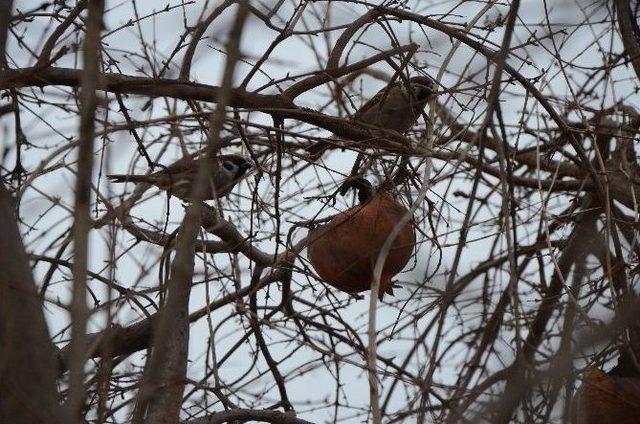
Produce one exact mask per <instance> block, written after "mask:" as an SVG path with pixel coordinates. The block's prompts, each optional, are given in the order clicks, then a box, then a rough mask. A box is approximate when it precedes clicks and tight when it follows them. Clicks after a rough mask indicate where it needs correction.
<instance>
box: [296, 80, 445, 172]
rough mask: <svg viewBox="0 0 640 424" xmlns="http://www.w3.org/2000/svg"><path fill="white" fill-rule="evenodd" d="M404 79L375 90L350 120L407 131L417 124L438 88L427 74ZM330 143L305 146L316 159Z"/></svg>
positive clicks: (313, 159) (311, 156) (310, 157)
mask: <svg viewBox="0 0 640 424" xmlns="http://www.w3.org/2000/svg"><path fill="white" fill-rule="evenodd" d="M407 82H408V84H407ZM407 82H405V80H403V79H399V80H397V81H395V82H393V83H391V84H390V85H387V86H386V87H385V88H383V89H381V90H380V91H378V92H377V93H376V94H375V95H374V96H373V97H372V98H371V99H369V101H367V102H366V103H365V104H363V105H362V106H361V107H360V108H359V109H358V110H357V111H356V112H355V113H354V114H353V116H352V117H351V120H353V121H356V122H359V123H362V124H366V125H368V126H372V127H376V128H381V129H386V130H393V131H397V132H399V133H401V134H404V133H406V132H407V131H408V130H409V129H410V128H411V127H412V126H413V125H414V124H415V123H416V121H417V120H418V118H419V117H420V115H421V114H422V112H423V111H424V108H425V106H426V105H427V103H428V102H429V100H431V99H433V98H434V97H435V95H436V87H437V85H436V82H435V81H434V80H433V78H431V77H429V76H414V77H411V78H409V79H408V80H407ZM330 145H331V143H330V142H319V143H316V144H314V145H313V146H311V147H310V148H309V149H308V153H309V159H310V160H312V161H315V160H317V159H318V158H319V157H320V156H322V154H323V153H324V152H325V150H327V149H328V148H329V147H330Z"/></svg>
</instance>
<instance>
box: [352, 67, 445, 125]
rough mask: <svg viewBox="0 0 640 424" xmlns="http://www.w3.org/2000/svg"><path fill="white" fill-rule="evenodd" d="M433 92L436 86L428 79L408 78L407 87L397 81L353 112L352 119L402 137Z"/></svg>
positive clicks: (418, 115)
mask: <svg viewBox="0 0 640 424" xmlns="http://www.w3.org/2000/svg"><path fill="white" fill-rule="evenodd" d="M435 92H436V83H435V81H434V80H433V79H432V78H431V77H427V76H417V77H411V78H409V84H408V85H407V84H405V82H404V81H403V80H398V81H396V82H394V83H393V84H391V85H388V86H387V87H385V88H383V89H382V90H380V91H378V92H377V93H376V95H374V96H373V97H372V98H371V99H370V100H369V101H368V102H366V103H365V104H364V105H362V106H361V107H360V109H358V110H357V111H356V113H355V114H354V115H353V119H354V120H356V121H359V122H362V123H365V124H369V125H373V126H376V127H379V128H384V129H388V130H394V131H398V132H399V133H403V134H404V133H405V132H407V131H408V130H409V129H410V128H411V127H412V126H413V124H415V123H416V121H417V120H418V118H419V117H420V114H421V113H422V111H423V110H424V108H425V106H426V105H427V103H428V102H429V100H431V99H432V98H433V97H434V96H435Z"/></svg>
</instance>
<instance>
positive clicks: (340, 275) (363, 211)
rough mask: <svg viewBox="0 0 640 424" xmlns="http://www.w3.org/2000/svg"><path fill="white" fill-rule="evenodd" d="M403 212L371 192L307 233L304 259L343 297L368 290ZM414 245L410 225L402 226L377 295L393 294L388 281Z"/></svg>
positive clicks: (388, 198) (393, 202)
mask: <svg viewBox="0 0 640 424" xmlns="http://www.w3.org/2000/svg"><path fill="white" fill-rule="evenodd" d="M406 213H407V209H406V208H405V207H404V206H402V205H401V204H400V203H398V202H397V201H396V200H395V199H394V198H393V197H392V196H391V195H390V194H389V193H387V192H384V191H381V192H377V193H373V194H372V195H371V197H370V198H369V199H368V200H366V201H365V202H364V203H362V204H360V205H358V206H355V207H353V208H351V209H348V210H346V211H344V212H341V213H339V214H338V215H336V216H335V217H334V218H333V219H331V221H329V223H327V224H325V225H321V226H319V227H316V228H314V229H313V230H311V231H310V232H309V246H308V250H307V252H308V256H309V260H310V261H311V264H312V265H313V268H314V269H315V271H316V272H317V273H318V275H319V276H320V277H321V278H322V279H323V280H324V281H325V282H326V283H327V284H330V285H332V286H333V287H335V288H337V289H339V290H342V291H344V292H347V293H359V292H362V291H366V290H369V289H370V288H371V280H372V277H373V268H374V266H375V264H376V260H377V258H378V254H379V253H380V250H381V249H382V247H383V245H384V243H385V241H386V239H387V238H388V237H389V235H390V234H391V232H392V231H393V228H394V227H395V226H396V224H397V223H398V222H399V221H400V219H401V218H402V217H403V216H404V215H405V214H406ZM415 244H416V235H415V229H414V224H413V220H411V221H409V222H407V223H405V224H404V226H403V228H402V229H401V230H400V232H399V233H398V234H397V236H396V239H395V241H394V242H393V244H392V246H391V250H390V251H389V254H388V256H387V258H386V261H385V263H384V267H383V269H382V276H381V279H380V291H379V296H380V297H382V295H383V294H384V293H389V294H393V290H392V286H393V285H392V282H391V279H392V278H393V277H394V276H395V275H396V274H397V273H398V272H400V271H402V269H403V268H404V267H405V265H406V264H407V262H408V261H409V259H410V258H411V255H412V253H413V248H414V246H415Z"/></svg>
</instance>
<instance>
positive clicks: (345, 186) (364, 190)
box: [338, 176, 373, 203]
mask: <svg viewBox="0 0 640 424" xmlns="http://www.w3.org/2000/svg"><path fill="white" fill-rule="evenodd" d="M350 189H353V190H356V191H357V192H358V200H359V201H360V203H364V202H366V201H367V200H369V198H370V197H371V193H372V192H373V186H372V185H371V183H370V182H369V180H367V179H366V178H364V177H360V176H352V177H349V178H347V179H346V180H345V182H343V183H342V184H341V185H340V188H338V192H339V193H340V194H341V195H342V196H346V194H347V193H348V192H349V190H350Z"/></svg>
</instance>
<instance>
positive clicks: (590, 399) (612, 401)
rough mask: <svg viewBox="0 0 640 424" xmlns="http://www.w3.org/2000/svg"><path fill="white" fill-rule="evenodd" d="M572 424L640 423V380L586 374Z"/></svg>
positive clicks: (590, 372) (594, 372)
mask: <svg viewBox="0 0 640 424" xmlns="http://www.w3.org/2000/svg"><path fill="white" fill-rule="evenodd" d="M573 408H574V410H573V417H572V418H573V420H572V423H573V424H632V423H634V424H635V423H640V379H638V378H628V377H618V376H610V375H607V374H605V373H604V372H602V371H601V370H598V369H589V370H587V371H585V373H584V374H583V378H582V386H580V388H579V389H578V391H577V392H576V396H575V398H574V404H573Z"/></svg>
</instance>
